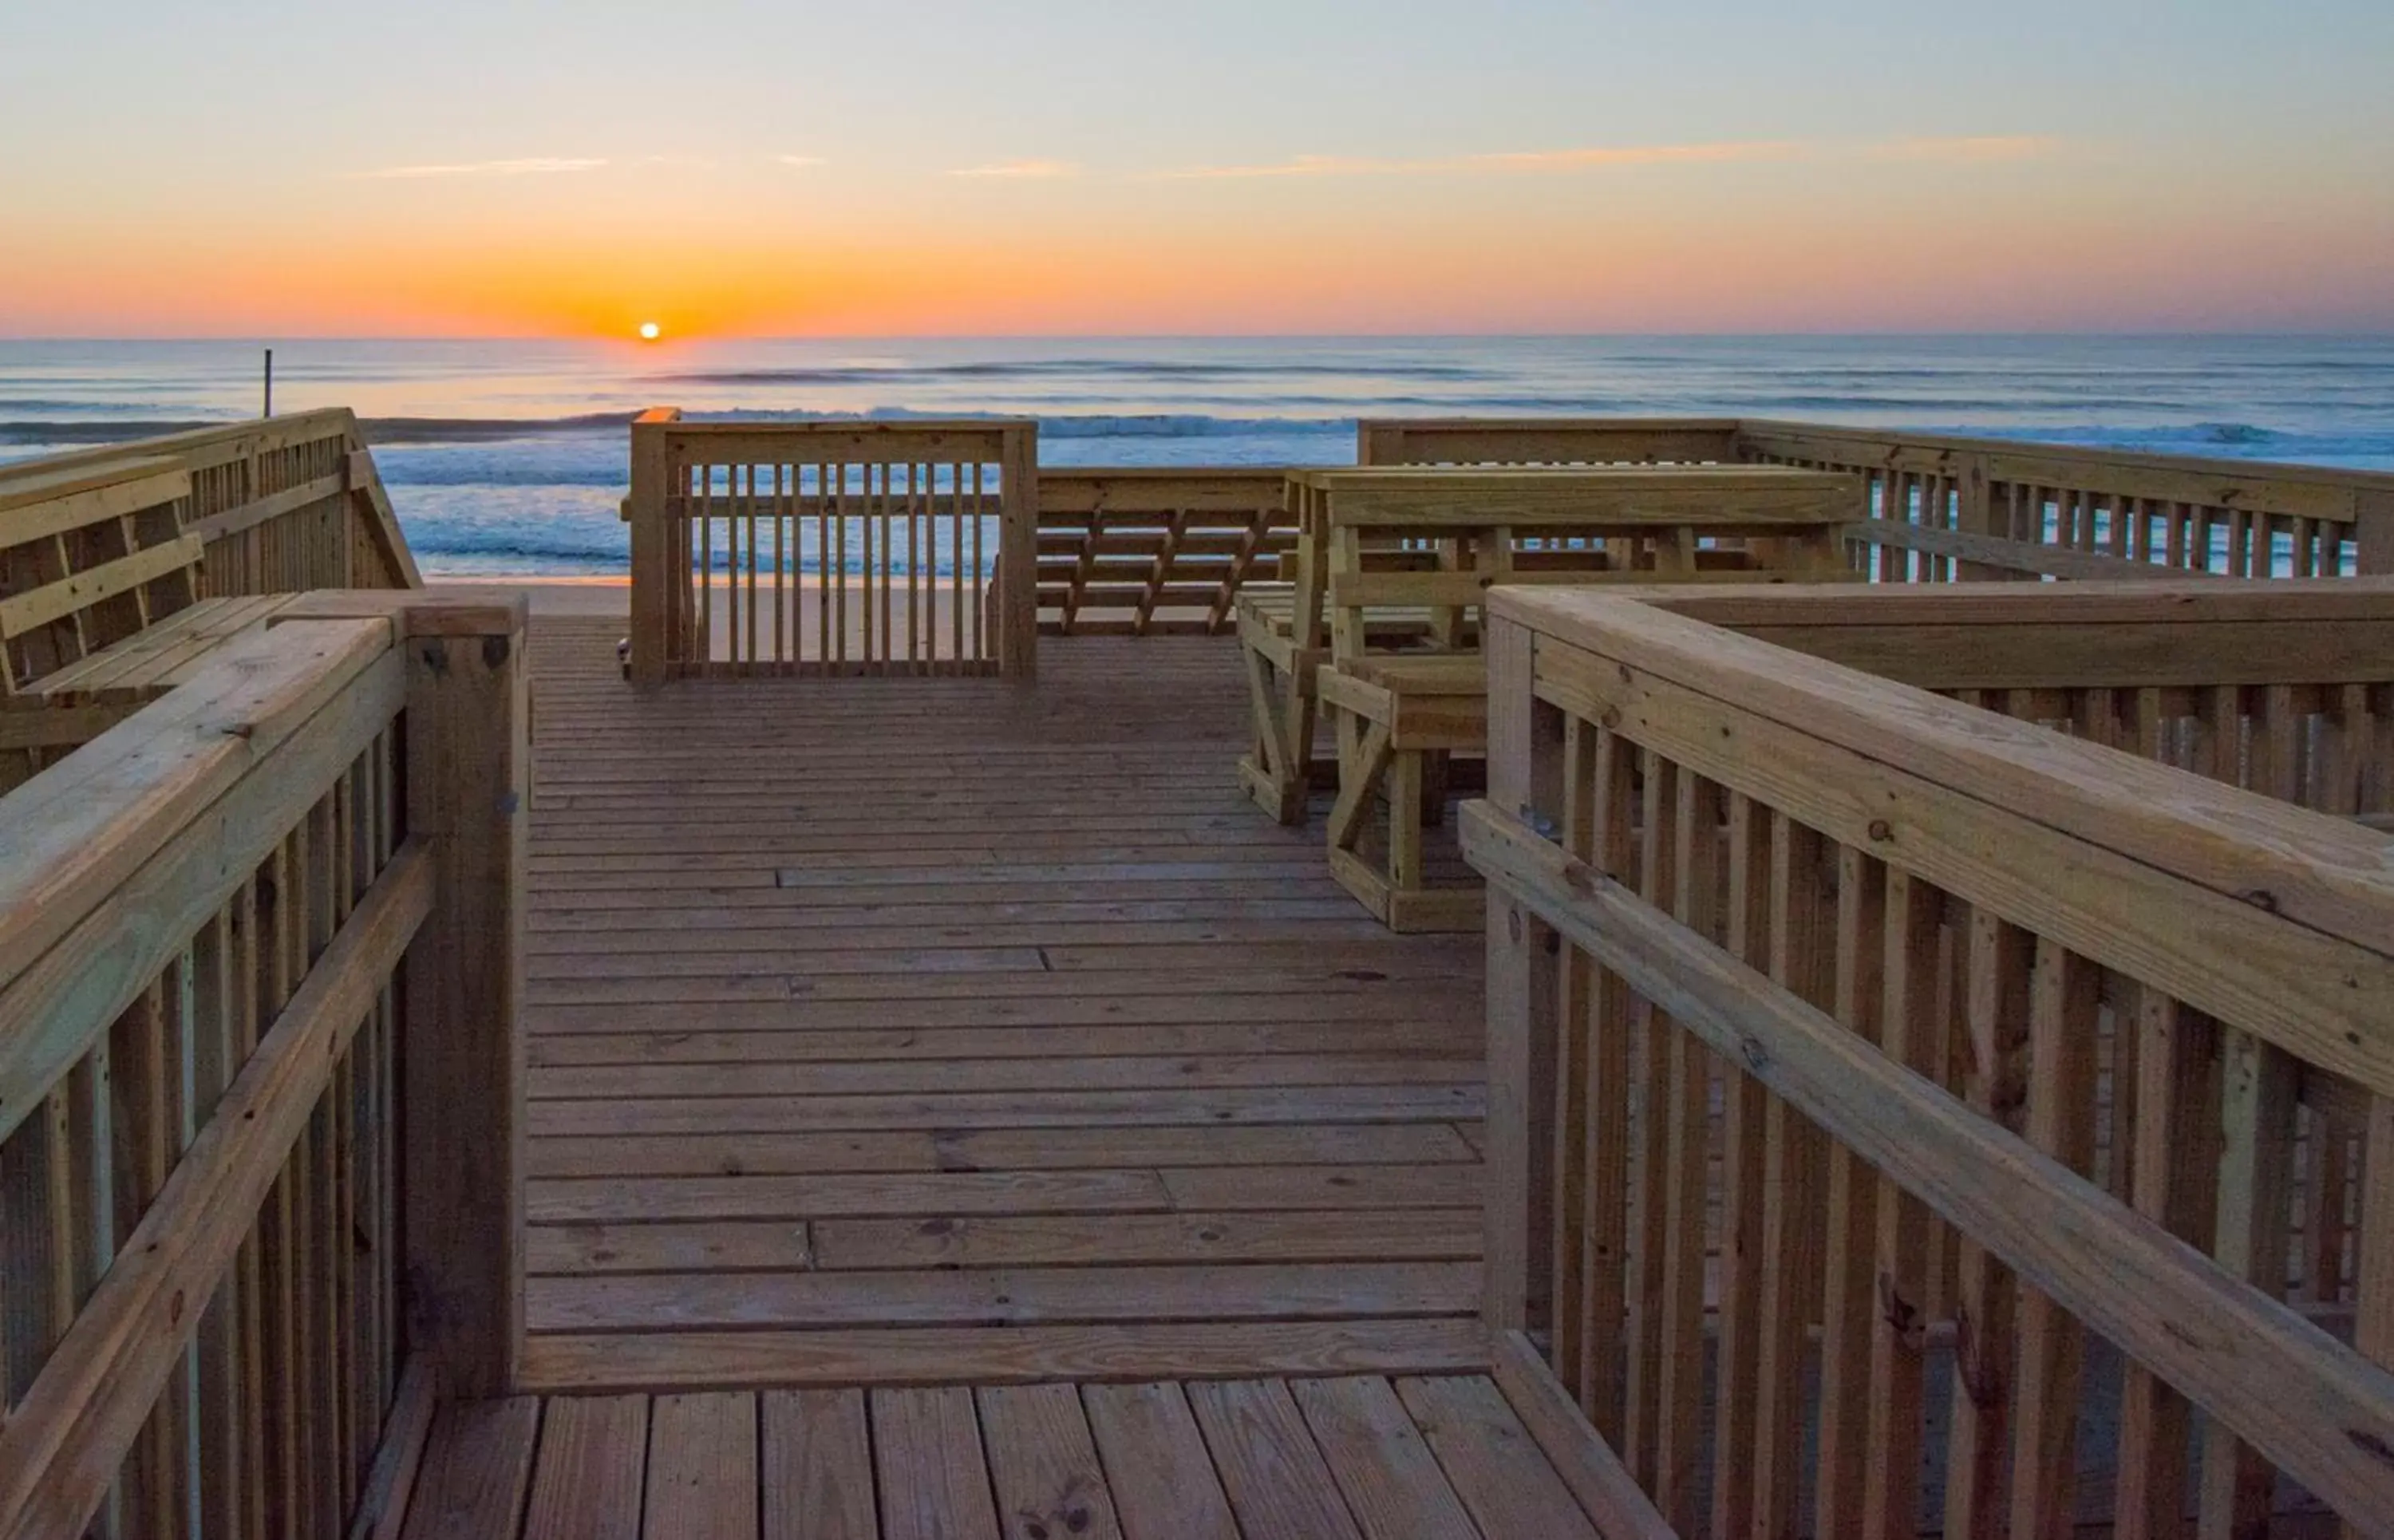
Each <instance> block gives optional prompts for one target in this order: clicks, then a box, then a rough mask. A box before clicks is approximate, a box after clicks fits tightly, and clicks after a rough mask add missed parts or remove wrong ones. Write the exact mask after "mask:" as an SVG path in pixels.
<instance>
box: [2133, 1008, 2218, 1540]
mask: <svg viewBox="0 0 2394 1540" xmlns="http://www.w3.org/2000/svg"><path fill="white" fill-rule="evenodd" d="M2137 1003H2138V1010H2137V1019H2136V1022H2135V1025H2134V1029H2133V1030H2135V1031H2136V1033H2138V1036H2139V1037H2140V1038H2141V1039H2142V1042H2141V1044H2140V1045H2139V1047H2138V1055H2137V1073H2138V1080H2139V1081H2140V1082H2141V1084H2140V1085H2139V1086H2138V1095H2137V1106H2138V1121H2137V1130H2136V1140H2137V1158H2136V1176H2135V1178H2134V1183H2133V1186H2134V1191H2133V1192H2132V1194H2131V1201H2132V1202H2133V1203H2134V1204H2135V1206H2136V1209H2137V1212H2138V1213H2139V1214H2142V1215H2143V1216H2145V1217H2146V1218H2149V1219H2152V1220H2154V1221H2156V1222H2157V1223H2159V1224H2161V1225H2162V1226H2164V1228H2165V1229H2167V1230H2168V1231H2169V1232H2170V1233H2171V1234H2173V1235H2176V1236H2177V1238H2178V1239H2180V1240H2182V1241H2185V1242H2186V1243H2187V1244H2190V1245H2193V1246H2196V1247H2198V1248H2201V1249H2203V1250H2209V1249H2210V1247H2211V1244H2212V1221H2213V1212H2214V1206H2215V1204H2216V1202H2217V1186H2218V1178H2219V1164H2218V1163H2219V1122H2218V1119H2217V1118H2216V1116H2215V1115H2214V1109H2215V1108H2216V1107H2217V1106H2218V1104H2219V1102H2218V1098H2219V1039H2218V1033H2217V1029H2216V1026H2215V1024H2214V1023H2213V1022H2212V1021H2211V1020H2209V1019H2208V1018H2206V1017H2203V1016H2200V1015H2197V1014H2196V1013H2194V1012H2192V1011H2190V1010H2188V1009H2187V1008H2186V1007H2183V1006H2181V1005H2179V1004H2178V1003H2177V1001H2175V1000H2173V999H2171V998H2169V997H2168V996H2167V995H2165V994H2162V993H2161V992H2160V991H2159V990H2155V989H2152V988H2150V987H2148V988H2146V989H2144V990H2142V991H2140V992H2139V993H2138V1002H2137ZM2190 1420H2191V1419H2190V1414H2189V1408H2188V1406H2187V1402H2186V1399H2185V1398H2184V1397H2183V1396H2180V1395H2179V1394H2178V1393H2177V1391H2176V1390H2174V1389H2171V1388H2170V1387H2169V1386H2168V1385H2167V1384H2166V1383H2164V1381H2163V1380H2162V1379H2161V1377H2160V1376H2159V1375H2154V1374H2153V1373H2151V1371H2150V1370H2148V1369H2146V1368H2145V1367H2144V1366H2143V1365H2142V1364H2140V1363H2138V1362H2136V1361H2135V1360H2133V1359H2131V1360H2129V1361H2128V1362H2125V1363H2124V1365H2123V1366H2122V1369H2121V1381H2120V1438H2119V1485H2118V1491H2117V1497H2116V1511H2115V1514H2114V1519H2113V1521H2114V1523H2115V1525H2116V1526H2117V1527H2116V1530H2115V1533H2116V1534H2117V1535H2118V1537H2119V1540H2168V1537H2170V1536H2175V1535H2178V1534H2182V1533H2185V1529H2186V1522H2185V1518H2186V1491H2187V1476H2188V1467H2187V1457H2188V1434H2189V1427H2190Z"/></svg>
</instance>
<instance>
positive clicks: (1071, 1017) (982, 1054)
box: [524, 617, 1485, 1517]
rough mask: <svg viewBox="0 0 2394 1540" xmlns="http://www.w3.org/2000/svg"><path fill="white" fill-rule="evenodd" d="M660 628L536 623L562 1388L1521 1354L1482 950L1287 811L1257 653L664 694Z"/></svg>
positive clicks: (1114, 644) (1281, 1369)
mask: <svg viewBox="0 0 2394 1540" xmlns="http://www.w3.org/2000/svg"><path fill="white" fill-rule="evenodd" d="M621 635H622V623H621V622H619V621H608V620H604V619H595V618H594V619H567V618H562V617H559V618H556V619H551V618H548V617H543V618H542V619H541V620H539V621H538V622H536V623H535V625H534V626H533V638H532V643H533V645H532V652H533V659H532V662H533V673H534V678H535V685H536V689H537V691H538V693H539V700H540V711H539V712H538V714H537V717H536V720H535V723H534V730H535V746H534V757H535V770H536V774H535V778H534V794H533V827H532V839H531V848H530V850H529V856H528V860H529V867H530V873H531V877H530V881H531V887H530V889H529V898H530V902H529V904H528V908H527V914H526V927H527V935H528V943H527V944H528V949H529V957H528V964H529V967H528V973H529V977H528V980H527V982H526V986H525V1000H526V1010H525V1019H526V1025H527V1029H528V1035H529V1044H528V1060H529V1068H528V1073H527V1080H526V1086H527V1106H526V1111H525V1115H524V1126H525V1129H526V1131H527V1134H528V1140H527V1143H528V1151H527V1153H528V1160H529V1163H530V1172H529V1177H528V1181H527V1190H526V1203H527V1208H528V1211H529V1219H530V1229H529V1231H528V1234H527V1238H526V1244H527V1247H528V1252H529V1257H530V1270H531V1272H532V1275H533V1283H532V1288H531V1300H530V1304H531V1313H532V1328H533V1337H532V1342H531V1351H532V1354H533V1362H532V1368H531V1371H530V1380H529V1383H532V1384H535V1385H540V1386H543V1387H545V1388H548V1389H642V1388H646V1389H652V1390H672V1391H687V1390H692V1389H717V1388H741V1389H745V1388H761V1387H769V1386H775V1385H786V1386H809V1387H812V1386H821V1387H834V1386H839V1385H857V1384H885V1385H887V1384H903V1385H952V1384H955V1383H958V1382H961V1381H981V1382H987V1383H994V1384H1021V1383H1026V1382H1035V1381H1038V1380H1042V1379H1046V1380H1054V1379H1059V1378H1072V1377H1098V1378H1123V1377H1136V1378H1144V1379H1163V1378H1167V1377H1178V1376H1181V1375H1190V1374H1201V1375H1209V1376H1211V1375H1247V1376H1253V1375H1277V1374H1299V1375H1305V1374H1319V1373H1361V1374H1378V1373H1397V1372H1440V1371H1451V1370H1455V1369H1466V1368H1476V1367H1480V1366H1481V1365H1482V1364H1483V1363H1484V1362H1485V1360H1484V1350H1483V1349H1482V1348H1481V1347H1480V1344H1479V1343H1478V1341H1477V1340H1476V1339H1475V1336H1474V1332H1473V1317H1474V1315H1475V1313H1476V1309H1477V1304H1478V1299H1477V1276H1476V1268H1475V1265H1474V1264H1475V1259H1476V1257H1477V1256H1478V1252H1479V1246H1480V1237H1479V1235H1478V1234H1477V1233H1476V1226H1475V1225H1474V1223H1473V1222H1472V1216H1473V1214H1474V1212H1475V1211H1476V1208H1477V1205H1478V1204H1479V1202H1480V1191H1479V1179H1478V1169H1479V1164H1480V1157H1479V1152H1478V1151H1477V1150H1476V1149H1475V1148H1474V1146H1473V1144H1472V1143H1471V1142H1470V1139H1471V1131H1472V1130H1473V1129H1474V1128H1475V1127H1476V1125H1477V1122H1478V1120H1479V1118H1480V1115H1481V1109H1482V1105H1483V1100H1484V1092H1483V1087H1482V1073H1481V1046H1480V1038H1481V1029H1480V1004H1479V979H1480V947H1479V945H1478V943H1477V942H1476V941H1473V940H1471V939H1470V938H1456V937H1446V938H1412V937H1399V936H1393V935H1390V934H1388V932H1386V931H1384V930H1382V929H1381V928H1379V927H1378V926H1377V925H1376V924H1375V922H1373V921H1372V920H1371V919H1370V918H1369V917H1368V916H1367V915H1364V914H1363V913H1362V911H1361V908H1360V907H1358V906H1356V905H1355V904H1353V902H1351V901H1350V900H1348V898H1347V897H1346V895H1345V894H1344V892H1343V891H1342V890H1341V889H1340V888H1338V886H1337V884H1336V883H1335V880H1334V879H1333V878H1332V877H1331V875H1330V873H1329V870H1328V866H1327V863H1326V862H1325V861H1324V860H1323V858H1322V850H1321V847H1320V843H1319V838H1318V835H1317V834H1314V833H1311V832H1308V831H1305V830H1291V829H1286V828H1282V827H1281V826H1280V825H1278V824H1276V823H1272V822H1271V821H1269V820H1268V819H1264V818H1260V817H1258V816H1257V815H1256V812H1255V809H1253V807H1252V805H1251V804H1250V803H1249V802H1248V801H1247V799H1246V797H1245V795H1244V793H1243V791H1242V790H1241V788H1240V787H1239V786H1238V784H1237V783H1236V779H1235V776H1234V774H1233V767H1234V765H1235V763H1236V761H1237V758H1238V756H1239V754H1240V752H1241V749H1242V747H1243V740H1244V737H1245V733H1246V730H1247V723H1246V710H1245V700H1244V689H1243V678H1241V675H1240V669H1239V660H1238V649H1237V647H1236V645H1235V644H1234V643H1233V642H1231V641H1230V640H1228V639H1216V640H1207V639H1204V638H1087V639H1082V638H1074V639H1072V640H1070V641H1059V642H1057V643H1056V644H1054V645H1053V646H1052V647H1050V648H1049V649H1047V650H1046V656H1045V657H1043V661H1042V670H1041V677H1040V679H1039V681H1038V683H1037V685H1036V686H1035V687H1033V688H1031V689H1028V690H1024V689H1020V688H1016V687H1012V686H1008V685H1006V684H1005V683H1003V682H1002V681H997V680H993V679H971V678H957V679H908V678H838V679H772V678H757V679H743V680H730V681H683V682H679V683H676V684H673V685H670V686H666V687H664V688H661V689H656V690H651V691H634V690H632V689H630V688H629V687H627V686H626V685H625V683H624V682H623V681H622V679H621V678H620V677H619V676H618V673H617V670H616V665H615V655H614V642H615V639H616V638H618V637H619V636H621ZM885 1517H886V1516H885Z"/></svg>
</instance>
